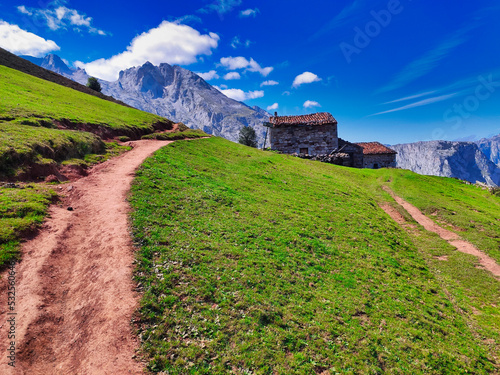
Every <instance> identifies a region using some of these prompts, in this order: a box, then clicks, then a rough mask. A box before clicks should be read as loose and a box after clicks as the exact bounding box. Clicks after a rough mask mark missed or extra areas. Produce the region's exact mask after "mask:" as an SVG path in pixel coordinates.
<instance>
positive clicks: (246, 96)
mask: <svg viewBox="0 0 500 375" xmlns="http://www.w3.org/2000/svg"><path fill="white" fill-rule="evenodd" d="M215 88H216V89H218V90H219V91H220V92H222V93H223V94H224V95H226V96H227V97H228V98H231V99H234V100H237V101H239V102H242V101H245V100H250V99H257V98H262V97H263V96H264V91H262V90H259V91H248V92H245V91H243V90H240V89H223V88H222V87H217V86H215Z"/></svg>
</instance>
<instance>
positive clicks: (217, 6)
mask: <svg viewBox="0 0 500 375" xmlns="http://www.w3.org/2000/svg"><path fill="white" fill-rule="evenodd" d="M241 3H242V0H215V1H213V2H212V3H211V4H208V5H206V6H204V7H203V8H201V9H199V10H198V12H200V13H213V12H215V13H218V14H219V15H220V16H222V15H224V14H226V13H229V12H231V11H232V10H233V9H234V8H236V7H238V6H240V5H241Z"/></svg>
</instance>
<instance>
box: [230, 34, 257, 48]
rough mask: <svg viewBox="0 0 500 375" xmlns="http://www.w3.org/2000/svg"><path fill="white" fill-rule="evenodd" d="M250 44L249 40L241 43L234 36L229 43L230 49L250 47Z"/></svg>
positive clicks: (238, 38)
mask: <svg viewBox="0 0 500 375" xmlns="http://www.w3.org/2000/svg"><path fill="white" fill-rule="evenodd" d="M251 44H252V42H251V41H250V40H248V39H247V40H246V41H242V40H241V39H240V37H239V36H235V37H234V38H233V40H232V41H231V47H233V48H234V49H236V48H238V47H240V46H242V47H250V45H251Z"/></svg>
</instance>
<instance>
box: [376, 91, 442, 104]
mask: <svg viewBox="0 0 500 375" xmlns="http://www.w3.org/2000/svg"><path fill="white" fill-rule="evenodd" d="M435 93H436V91H426V92H422V93H420V94H415V95H410V96H405V97H404V98H399V99H396V100H391V101H390V102H385V103H383V104H392V103H398V102H406V101H408V100H413V99H418V98H422V97H424V96H429V95H432V94H435Z"/></svg>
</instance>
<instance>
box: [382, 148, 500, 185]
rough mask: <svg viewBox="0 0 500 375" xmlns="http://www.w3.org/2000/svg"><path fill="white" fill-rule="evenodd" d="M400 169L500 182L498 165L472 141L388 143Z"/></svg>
mask: <svg viewBox="0 0 500 375" xmlns="http://www.w3.org/2000/svg"><path fill="white" fill-rule="evenodd" d="M391 148H392V149H393V150H395V151H396V152H397V153H398V154H397V156H396V163H397V166H398V167H399V168H403V169H409V170H411V171H413V172H416V173H419V174H425V175H433V176H442V177H455V178H459V179H461V180H466V181H470V182H472V183H475V182H481V183H485V184H488V185H492V186H493V185H500V168H499V167H498V166H496V165H495V164H494V163H493V162H492V161H491V160H489V159H488V158H487V157H486V155H484V154H483V152H482V151H481V150H480V149H479V148H478V146H477V145H476V144H475V143H472V142H451V141H429V142H416V143H407V144H400V145H394V146H391Z"/></svg>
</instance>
